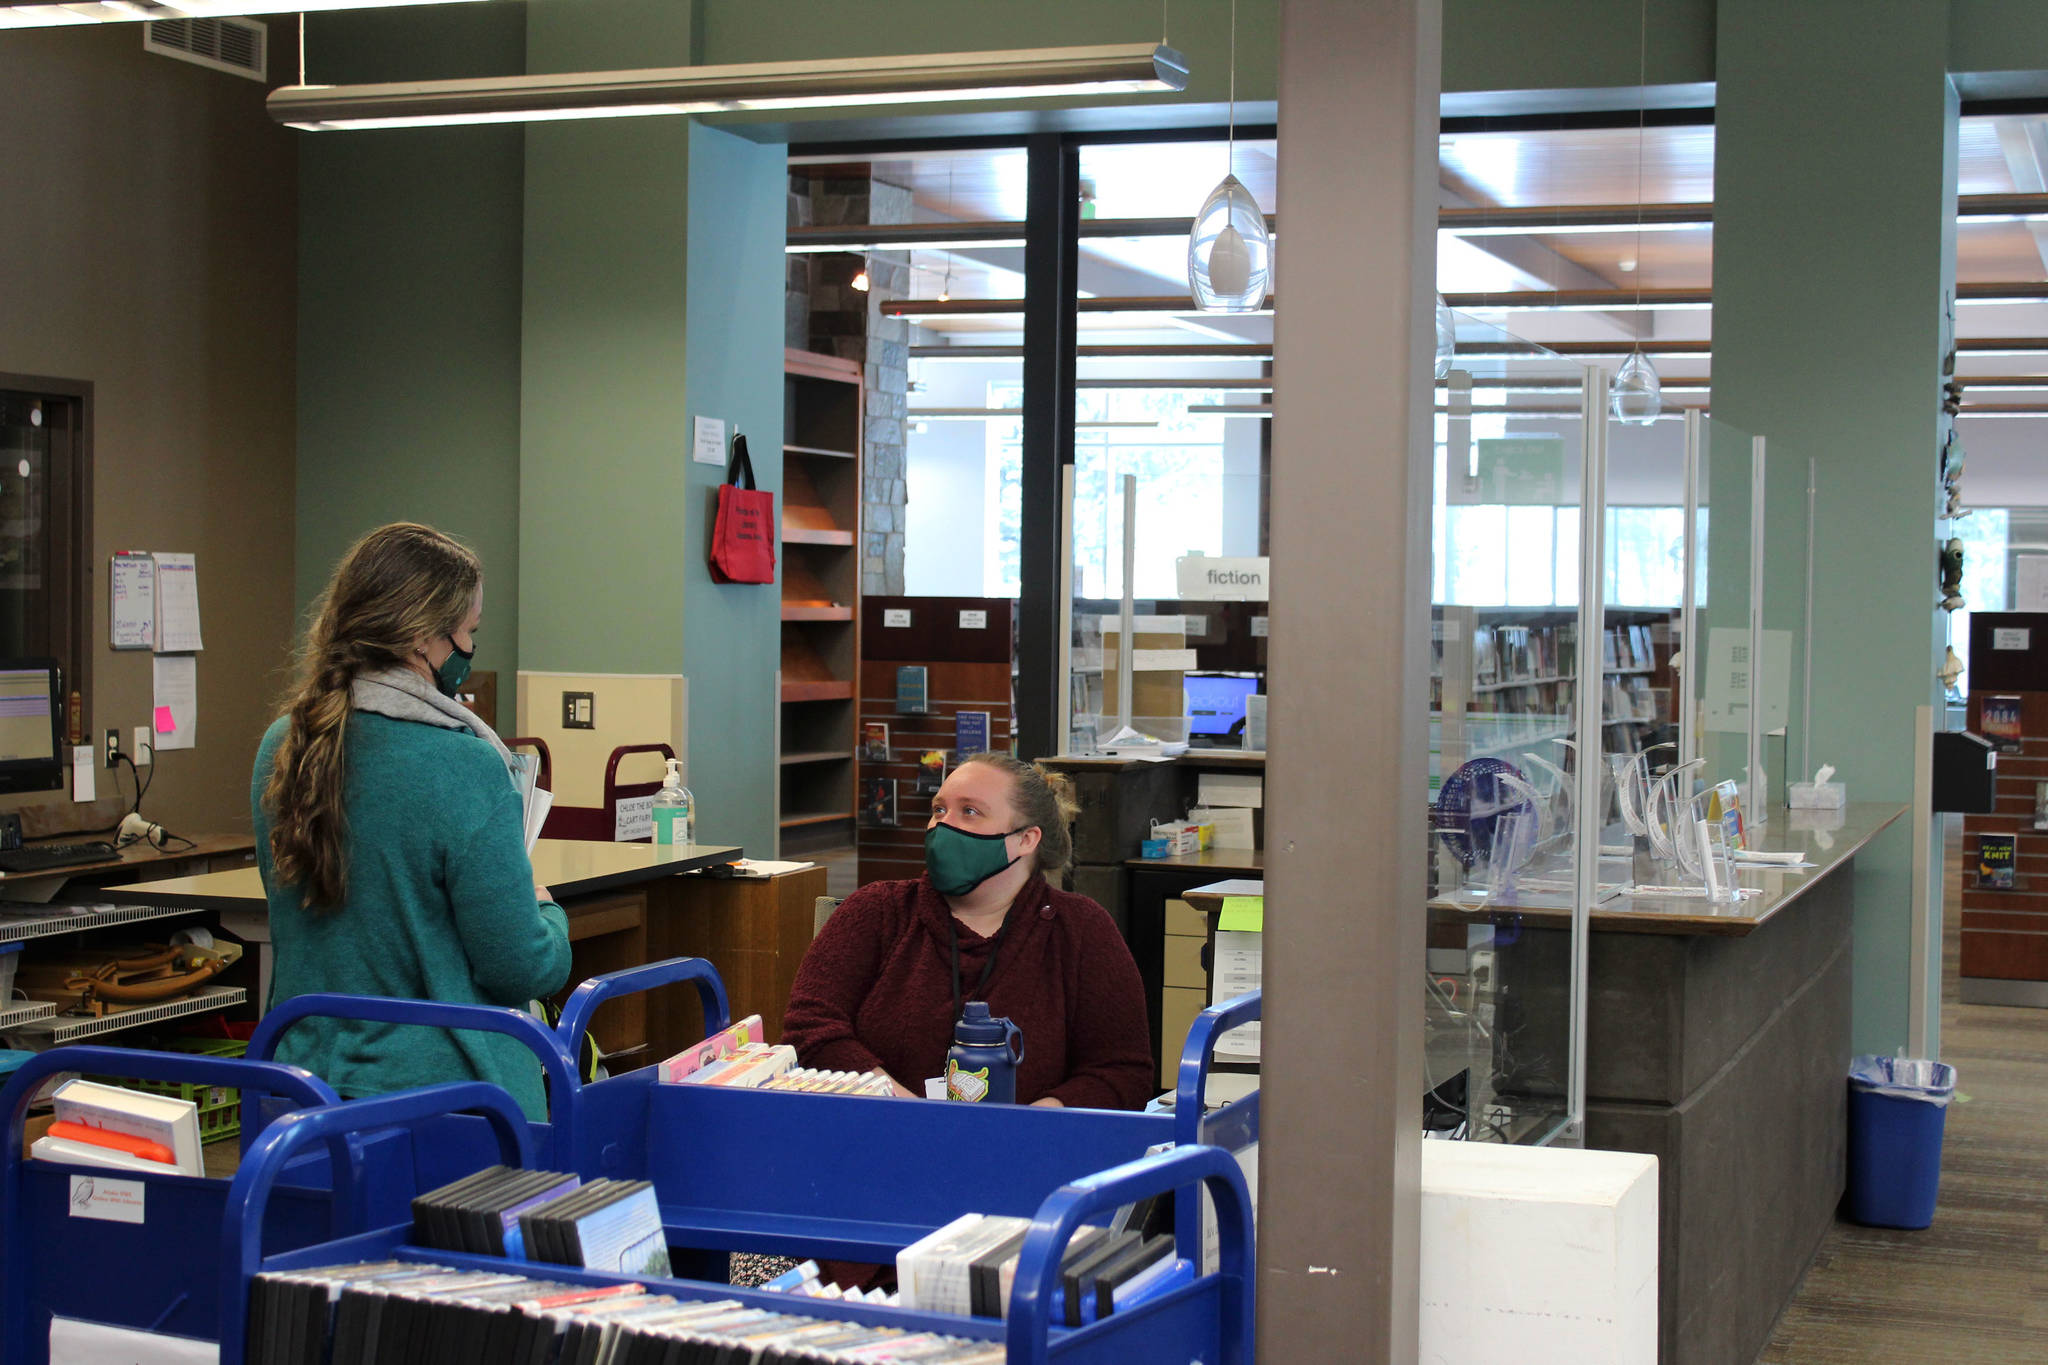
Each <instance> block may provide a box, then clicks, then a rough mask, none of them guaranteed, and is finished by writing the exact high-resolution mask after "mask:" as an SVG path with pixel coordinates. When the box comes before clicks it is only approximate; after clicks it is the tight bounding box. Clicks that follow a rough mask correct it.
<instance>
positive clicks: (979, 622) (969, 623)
mask: <svg viewBox="0 0 2048 1365" xmlns="http://www.w3.org/2000/svg"><path fill="white" fill-rule="evenodd" d="M905 614H906V615H908V613H905ZM960 629H962V630H987V629H988V613H987V612H985V611H963V612H961V613H960Z"/></svg>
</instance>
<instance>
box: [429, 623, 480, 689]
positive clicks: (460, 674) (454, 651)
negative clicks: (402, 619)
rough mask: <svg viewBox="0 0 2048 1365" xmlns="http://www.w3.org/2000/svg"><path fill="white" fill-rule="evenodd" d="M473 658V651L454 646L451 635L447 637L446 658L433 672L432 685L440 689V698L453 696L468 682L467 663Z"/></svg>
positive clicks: (453, 639) (474, 655) (474, 652)
mask: <svg viewBox="0 0 2048 1365" xmlns="http://www.w3.org/2000/svg"><path fill="white" fill-rule="evenodd" d="M475 657H476V651H475V650H473V649H464V648H463V647H462V646H461V645H458V644H456V643H455V637H454V636H453V635H451V636H449V637H448V657H447V658H445V659H443V660H442V661H441V666H440V667H439V668H437V669H435V670H434V685H435V686H436V687H438V688H440V689H441V695H442V696H444V697H452V696H454V695H455V694H456V693H457V692H458V691H460V690H461V688H462V685H463V684H464V683H465V682H468V681H469V661H470V660H471V659H474V658H475Z"/></svg>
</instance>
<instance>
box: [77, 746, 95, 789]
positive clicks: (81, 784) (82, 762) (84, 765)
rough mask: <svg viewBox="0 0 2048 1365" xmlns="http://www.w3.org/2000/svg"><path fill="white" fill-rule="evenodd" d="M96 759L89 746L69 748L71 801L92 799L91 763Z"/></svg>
mask: <svg viewBox="0 0 2048 1365" xmlns="http://www.w3.org/2000/svg"><path fill="white" fill-rule="evenodd" d="M95 757H97V755H96V754H94V753H93V748H92V745H90V744H74V745H72V746H71V799H72V800H73V801H90V800H92V799H93V795H94V793H93V776H92V761H93V759H94V758H95Z"/></svg>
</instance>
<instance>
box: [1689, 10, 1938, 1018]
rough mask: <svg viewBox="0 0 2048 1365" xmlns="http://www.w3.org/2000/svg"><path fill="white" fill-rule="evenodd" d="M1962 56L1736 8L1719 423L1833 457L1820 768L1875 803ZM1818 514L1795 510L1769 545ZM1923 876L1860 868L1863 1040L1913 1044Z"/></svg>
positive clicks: (1873, 31) (1825, 508) (1725, 114)
mask: <svg viewBox="0 0 2048 1365" xmlns="http://www.w3.org/2000/svg"><path fill="white" fill-rule="evenodd" d="M1850 31H1854V32H1855V33H1856V34H1857V40H1856V41H1855V42H1854V43H1844V42H1843V41H1842V34H1843V33H1845V32H1850ZM1947 52H1948V16H1947V11H1946V8H1945V7H1943V6H1938V5H1897V6H1889V5H1888V6H1876V7H1873V6H1870V5H1867V4H1861V3H1857V0H1808V3H1804V4H1800V5H1792V6H1788V5H1784V4H1781V3H1774V0H1721V2H1720V5H1719V29H1718V52H1717V66H1718V70H1719V74H1720V102H1719V107H1718V110H1717V115H1716V128H1717V155H1716V163H1715V186H1714V199H1715V210H1714V218H1715V222H1714V411H1715V415H1716V417H1718V418H1722V419H1725V420H1727V421H1730V422H1733V423H1735V424H1737V425H1739V426H1741V427H1744V428H1746V429H1748V430H1750V431H1754V432H1759V433H1761V434H1763V435H1764V436H1765V437H1766V438H1767V440H1768V443H1769V447H1768V449H1769V456H1768V458H1769V460H1770V461H1771V463H1773V464H1777V463H1779V462H1781V461H1782V462H1788V463H1789V464H1790V465H1791V466H1793V467H1795V468H1796V467H1801V466H1803V465H1804V463H1805V461H1806V459H1807V457H1808V456H1812V457H1814V458H1815V459H1816V460H1817V461H1818V463H1819V481H1818V482H1819V489H1820V494H1819V512H1818V518H1817V528H1816V534H1815V552H1816V553H1815V561H1816V564H1817V566H1818V567H1817V572H1816V574H1815V583H1814V605H1815V618H1816V624H1815V634H1814V639H1815V660H1814V718H1813V757H1814V760H1815V761H1816V762H1823V761H1825V762H1832V763H1834V764H1836V765H1837V766H1838V767H1839V768H1840V770H1841V775H1842V780H1844V781H1846V782H1847V783H1848V786H1849V790H1850V797H1851V799H1852V800H1858V801H1887V802H1897V803H1905V802H1907V801H1909V800H1910V798H1911V795H1912V780H1913V750H1912V738H1913V719H1914V709H1915V708H1916V707H1917V706H1920V705H1922V704H1925V703H1928V702H1930V701H1931V700H1932V699H1933V695H1934V691H1935V684H1934V667H1935V660H1936V657H1937V654H1938V650H1937V647H1936V629H1935V615H1936V613H1935V609H1934V601H1935V591H1934V546H1933V535H1934V516H1935V510H1936V494H1935V484H1934V467H1935V452H1936V449H1937V447H1938V443H1939V434H1938V433H1939V421H1940V406H1939V404H1940V393H1939V389H1940V383H1941V374H1940V364H1941V354H1942V348H1943V331H1942V319H1943V311H1944V308H1943V304H1944V291H1945V289H1946V288H1947V286H1948V284H1949V281H1950V279H1951V278H1952V276H1951V273H1950V272H1951V270H1952V267H1951V266H1949V265H1948V264H1947V259H1948V258H1947V257H1946V256H1945V254H1944V242H1945V231H1946V224H1947V222H1948V220H1950V219H1952V218H1953V216H1954V196H1955V179H1954V175H1955V172H1954V161H1953V156H1952V154H1951V153H1950V152H1949V150H1948V146H1949V139H1950V136H1951V134H1950V129H1949V125H1950V124H1951V123H1952V122H1953V118H1954V103H1953V99H1952V94H1951V91H1950V88H1949V85H1948V82H1947V74H1946V69H1945V59H1946V55H1947ZM1787 243H1796V244H1799V245H1798V246H1797V248H1796V249H1790V250H1788V249H1787V248H1786V244H1787ZM1717 510H1718V508H1717ZM1803 517H1804V508H1803V506H1801V505H1799V503H1798V502H1797V501H1796V500H1794V499H1791V498H1787V497H1783V496H1781V497H1779V498H1777V499H1776V500H1774V501H1773V503H1772V504H1771V506H1770V507H1769V511H1768V521H1767V535H1769V536H1771V537H1773V538H1778V537H1781V536H1789V535H1792V534H1794V525H1793V523H1794V521H1795V518H1796V519H1798V520H1800V521H1803ZM1788 587H1789V585H1788V582H1787V581H1786V580H1785V579H1783V578H1781V577H1779V576H1778V575H1777V574H1776V573H1773V574H1771V575H1770V576H1769V577H1768V579H1767V584H1766V591H1767V594H1772V593H1783V592H1785V591H1787V590H1788ZM1935 853H1936V855H1937V856H1935V858H1934V859H1933V866H1934V867H1935V868H1937V869H1938V868H1939V866H1940V859H1939V856H1938V853H1939V850H1938V849H1936V850H1935ZM1911 867H1912V848H1911V837H1910V824H1909V822H1904V821H1902V822H1901V823H1899V824H1897V825H1894V826H1893V827H1892V829H1891V830H1889V831H1888V832H1887V833H1886V834H1884V835H1882V836H1881V837H1880V838H1879V839H1878V840H1877V842H1875V843H1874V844H1872V845H1871V846H1870V848H1869V849H1868V850H1866V851H1865V852H1864V853H1863V854H1862V855H1860V856H1859V857H1858V858H1857V862H1856V877H1857V882H1856V944H1855V954H1856V958H1855V975H1856V1003H1855V1045H1856V1047H1857V1048H1858V1049H1859V1050H1866V1051H1870V1050H1878V1051H1891V1050H1893V1049H1895V1048H1897V1047H1898V1046H1899V1045H1900V1043H1901V1042H1902V1041H1903V1040H1904V1039H1905V1037H1906V1031H1907V1010H1906V1002H1907V989H1908V983H1907V961H1908V954H1909V938H1910V916H1911V902H1912V885H1911V878H1912V872H1911ZM1937 888H1938V883H1937ZM1936 904H1939V901H1938V900H1937V901H1936ZM1934 968H1935V970H1936V971H1937V972H1938V969H1939V957H1938V955H1937V956H1936V959H1935V962H1934ZM1937 985H1938V977H1937ZM1939 998H1940V996H1939V991H1938V989H1937V990H1936V991H1935V992H1934V999H1935V1001H1936V1002H1937V1005H1938V1001H1939ZM1937 1012H1938V1010H1937Z"/></svg>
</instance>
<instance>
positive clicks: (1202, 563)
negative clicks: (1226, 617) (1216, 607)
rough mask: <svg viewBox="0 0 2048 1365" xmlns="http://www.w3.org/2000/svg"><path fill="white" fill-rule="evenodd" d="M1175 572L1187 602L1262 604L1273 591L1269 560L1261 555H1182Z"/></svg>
mask: <svg viewBox="0 0 2048 1365" xmlns="http://www.w3.org/2000/svg"><path fill="white" fill-rule="evenodd" d="M1174 573H1175V577H1176V579H1177V582H1178V586H1179V588H1180V595H1181V598H1182V600H1183V601H1188V602H1264V601H1266V600H1267V597H1268V595H1269V594H1270V593H1271V591H1272V582H1273V573H1272V561H1271V560H1269V559H1267V558H1266V557H1265V556H1264V555H1259V556H1255V557H1230V556H1225V555H1182V556H1181V557H1180V558H1179V559H1178V560H1176V561H1175V562H1174Z"/></svg>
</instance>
